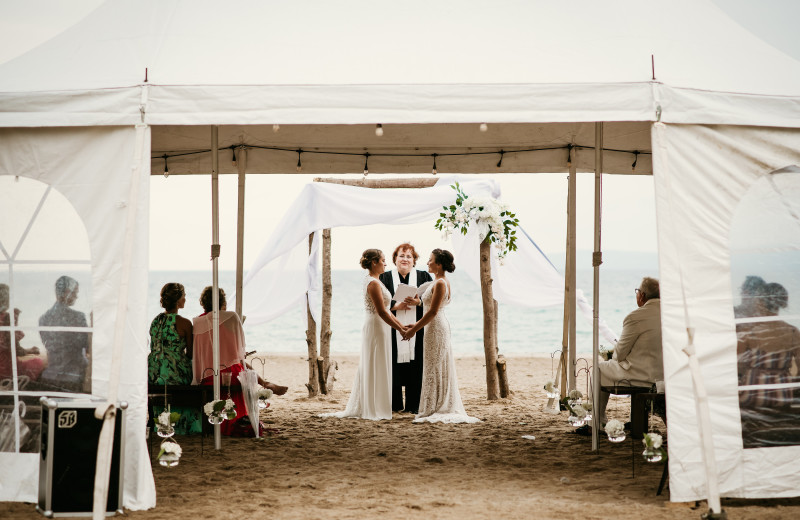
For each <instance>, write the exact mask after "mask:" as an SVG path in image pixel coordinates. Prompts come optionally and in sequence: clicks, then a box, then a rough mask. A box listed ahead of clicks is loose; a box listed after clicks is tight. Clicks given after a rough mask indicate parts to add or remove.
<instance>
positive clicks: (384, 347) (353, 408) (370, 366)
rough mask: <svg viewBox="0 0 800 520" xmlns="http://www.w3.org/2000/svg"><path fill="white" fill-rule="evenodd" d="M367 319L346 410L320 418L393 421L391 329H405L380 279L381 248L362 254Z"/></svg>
mask: <svg viewBox="0 0 800 520" xmlns="http://www.w3.org/2000/svg"><path fill="white" fill-rule="evenodd" d="M360 263H361V267H363V268H364V269H367V271H368V274H367V276H366V277H365V278H364V308H365V311H366V316H365V319H364V328H363V329H362V338H361V360H360V361H359V364H358V372H356V378H355V381H353V391H352V392H351V393H350V400H349V401H347V407H346V408H345V409H344V411H341V412H334V413H323V414H320V417H353V418H356V419H370V420H373V421H378V420H381V419H391V418H392V359H391V358H392V337H391V328H390V326H391V327H393V328H395V329H397V330H399V331H401V332H403V331H404V330H406V329H407V328H408V327H404V326H403V325H402V324H401V323H400V322H399V321H397V318H396V317H395V316H394V315H393V314H392V313H391V312H389V304H390V303H391V301H392V295H391V294H390V293H389V291H388V290H387V289H386V286H384V285H383V283H381V282H380V280H378V276H379V275H380V274H381V273H382V272H383V271H384V270H385V269H386V258H385V257H384V256H383V253H382V252H381V251H380V250H379V249H367V250H366V251H364V253H363V254H362V255H361V262H360Z"/></svg>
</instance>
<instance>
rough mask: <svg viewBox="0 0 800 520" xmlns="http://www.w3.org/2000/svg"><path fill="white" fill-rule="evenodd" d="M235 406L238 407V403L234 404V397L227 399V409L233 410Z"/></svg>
mask: <svg viewBox="0 0 800 520" xmlns="http://www.w3.org/2000/svg"><path fill="white" fill-rule="evenodd" d="M235 408H236V405H235V404H234V402H233V400H232V399H226V400H225V410H233V409H235Z"/></svg>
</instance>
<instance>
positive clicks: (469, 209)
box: [434, 183, 519, 264]
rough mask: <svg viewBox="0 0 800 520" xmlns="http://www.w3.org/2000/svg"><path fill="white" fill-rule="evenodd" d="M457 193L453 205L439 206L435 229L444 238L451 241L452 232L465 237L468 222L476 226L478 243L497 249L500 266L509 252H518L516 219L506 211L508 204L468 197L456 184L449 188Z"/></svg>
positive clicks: (517, 224) (495, 200) (517, 222)
mask: <svg viewBox="0 0 800 520" xmlns="http://www.w3.org/2000/svg"><path fill="white" fill-rule="evenodd" d="M450 187H451V188H453V189H454V190H456V202H455V204H451V205H450V206H449V207H448V206H442V208H443V209H444V211H443V212H442V213H440V214H439V220H437V221H436V224H435V225H434V227H435V228H436V229H438V230H440V231H442V232H443V235H444V238H445V239H448V238H450V235H451V234H452V233H453V231H456V230H457V231H460V232H461V234H462V235H466V234H467V229H469V225H470V223H471V222H475V225H476V226H478V238H480V240H481V242H483V241H484V240H488V241H490V242H492V243H494V244H495V246H496V247H497V257H498V258H499V259H500V263H501V264H502V262H503V260H504V259H505V257H506V255H507V254H508V252H509V251H516V250H517V244H516V242H517V237H516V233H517V231H516V229H515V228H516V227H517V226H519V219H518V218H516V215H515V214H514V213H511V212H510V211H509V209H508V205H507V204H505V203H504V202H501V201H499V200H497V199H492V198H482V197H468V196H467V195H466V194H465V193H464V192H463V191H462V189H461V186H459V185H458V183H455V184H453V185H451V186H450Z"/></svg>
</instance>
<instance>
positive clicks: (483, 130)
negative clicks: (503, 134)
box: [480, 123, 489, 132]
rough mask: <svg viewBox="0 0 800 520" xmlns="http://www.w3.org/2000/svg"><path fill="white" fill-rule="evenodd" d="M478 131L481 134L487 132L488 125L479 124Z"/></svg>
mask: <svg viewBox="0 0 800 520" xmlns="http://www.w3.org/2000/svg"><path fill="white" fill-rule="evenodd" d="M480 129H481V132H486V131H488V130H489V125H487V124H486V123H481V126H480Z"/></svg>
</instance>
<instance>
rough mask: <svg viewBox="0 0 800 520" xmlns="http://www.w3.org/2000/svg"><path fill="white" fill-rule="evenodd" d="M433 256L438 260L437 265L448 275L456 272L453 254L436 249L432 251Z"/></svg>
mask: <svg viewBox="0 0 800 520" xmlns="http://www.w3.org/2000/svg"><path fill="white" fill-rule="evenodd" d="M431 254H432V255H433V259H434V260H436V263H437V264H439V265H441V266H442V269H443V270H444V271H447V272H448V273H452V272H453V271H455V270H456V264H455V262H454V261H453V253H451V252H450V251H448V250H446V249H434V250H433V251H431Z"/></svg>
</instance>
